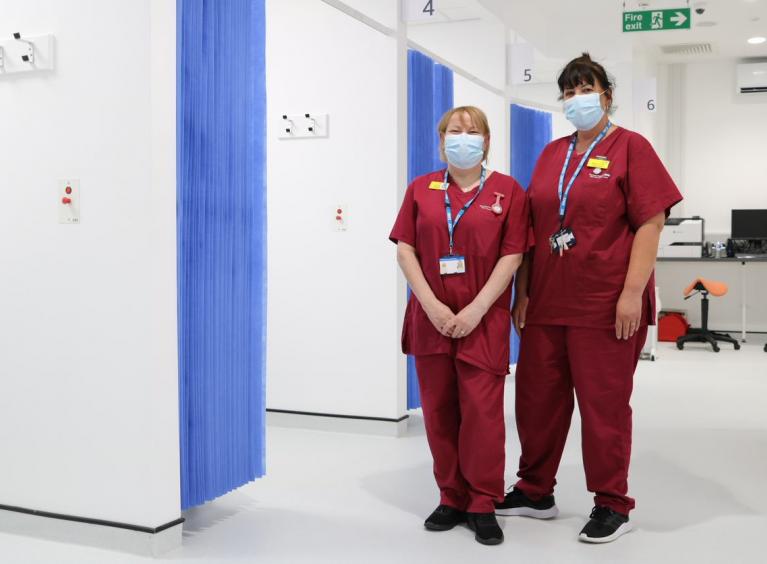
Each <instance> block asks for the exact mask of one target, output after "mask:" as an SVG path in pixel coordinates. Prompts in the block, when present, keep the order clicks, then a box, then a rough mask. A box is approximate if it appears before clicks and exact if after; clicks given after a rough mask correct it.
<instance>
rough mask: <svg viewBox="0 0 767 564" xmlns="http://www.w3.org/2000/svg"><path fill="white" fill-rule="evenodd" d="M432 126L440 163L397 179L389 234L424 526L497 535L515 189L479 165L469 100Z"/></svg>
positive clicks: (481, 129) (486, 538) (519, 216)
mask: <svg viewBox="0 0 767 564" xmlns="http://www.w3.org/2000/svg"><path fill="white" fill-rule="evenodd" d="M438 130H439V134H440V139H441V149H442V156H443V159H446V160H447V162H448V166H447V168H446V169H443V170H439V171H436V172H433V173H431V174H426V175H424V176H421V177H419V178H416V179H415V180H414V181H413V182H412V184H411V185H410V186H408V189H407V192H406V193H405V199H404V201H403V203H402V208H401V209H400V212H399V215H398V216H397V221H396V223H395V225H394V229H393V230H392V232H391V235H390V238H391V240H392V241H394V242H396V243H397V259H398V261H399V264H400V267H401V268H402V271H403V272H404V274H405V277H406V278H407V280H408V283H409V285H410V288H411V289H412V291H413V294H412V296H411V297H410V301H409V302H408V306H407V311H406V313H405V322H404V328H403V334H402V346H403V352H405V353H407V354H412V355H415V363H416V369H417V371H418V383H419V386H420V392H421V403H422V406H423V415H424V422H425V425H426V437H427V439H428V442H429V447H430V449H431V452H432V456H433V458H434V477H435V479H436V481H437V486H438V487H439V490H440V502H439V506H438V507H437V509H435V510H434V512H433V513H432V514H431V515H430V516H429V518H428V519H426V522H425V523H424V525H425V527H426V528H427V529H429V530H431V531H446V530H449V529H452V528H453V527H454V526H455V525H457V524H459V523H462V522H467V523H468V525H469V527H470V528H471V529H472V530H473V531H474V532H475V539H476V540H477V541H478V542H480V543H482V544H488V545H489V544H499V543H501V542H502V541H503V531H502V530H501V528H500V527H499V526H498V522H497V520H496V517H495V507H494V502H496V501H501V500H502V499H503V473H504V465H505V454H504V442H505V426H504V417H503V388H504V382H505V377H506V374H508V368H509V333H510V330H511V312H510V309H511V286H510V283H511V280H512V277H513V276H514V273H515V272H516V270H517V268H518V266H519V265H520V263H521V262H522V254H523V253H524V252H525V251H526V250H527V249H528V243H527V236H528V230H529V215H528V204H527V195H526V194H525V192H524V190H523V189H522V188H521V187H520V186H519V184H517V182H516V181H515V180H514V179H513V178H511V177H510V176H506V175H504V174H501V173H499V172H490V171H488V170H487V169H486V167H485V165H484V162H483V161H484V160H485V159H486V158H487V151H488V149H489V146H490V129H489V127H488V123H487V118H486V117H485V114H484V113H483V112H482V111H481V110H479V109H478V108H475V107H471V106H468V107H459V108H454V109H452V110H450V111H448V112H447V113H446V114H445V116H444V117H443V118H442V120H441V121H440V124H439V126H438Z"/></svg>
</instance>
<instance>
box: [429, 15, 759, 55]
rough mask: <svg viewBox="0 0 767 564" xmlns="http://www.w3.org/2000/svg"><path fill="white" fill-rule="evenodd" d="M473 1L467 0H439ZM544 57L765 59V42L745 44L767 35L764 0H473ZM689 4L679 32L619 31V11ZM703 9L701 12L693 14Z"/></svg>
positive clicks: (620, 28)
mask: <svg viewBox="0 0 767 564" xmlns="http://www.w3.org/2000/svg"><path fill="white" fill-rule="evenodd" d="M441 2H449V4H450V6H451V8H450V9H456V8H457V6H456V4H466V5H470V4H475V2H473V1H471V0H441ZM478 2H479V4H481V5H482V6H483V7H484V8H486V9H487V10H488V11H489V12H491V13H493V14H494V15H495V16H497V17H498V18H500V19H501V20H502V21H504V22H505V24H506V25H507V26H509V27H510V28H511V29H513V30H514V31H515V32H516V33H517V34H519V36H521V38H523V39H524V40H525V41H527V42H529V43H532V44H533V45H534V46H535V47H536V49H537V50H538V51H539V52H540V53H542V54H543V55H544V56H546V57H550V58H555V59H560V58H561V59H569V58H571V57H572V56H573V53H578V52H580V51H586V50H587V51H589V52H591V53H592V54H593V55H595V56H596V57H598V58H600V59H608V60H613V61H630V60H632V59H633V57H634V56H635V55H636V54H638V53H639V54H642V55H645V56H647V57H648V58H651V59H655V60H658V61H660V62H687V61H694V60H710V59H722V58H730V59H742V58H752V57H760V58H767V42H766V43H763V44H761V45H749V44H748V43H747V41H746V40H747V39H748V38H749V37H754V36H763V37H767V0H706V1H695V0H690V1H689V2H688V0H626V1H625V2H624V1H623V0H577V1H565V0H478ZM624 5H625V9H626V10H651V9H661V8H679V7H686V6H690V7H691V8H692V28H691V29H689V30H679V31H656V32H634V33H623V31H622V22H621V16H622V12H623V10H624ZM696 8H697V9H703V10H704V12H703V14H701V15H699V14H697V13H696ZM690 43H710V44H711V53H709V54H692V55H690V54H681V55H680V54H676V55H667V54H663V52H662V49H661V47H663V46H667V47H668V46H675V45H680V44H690Z"/></svg>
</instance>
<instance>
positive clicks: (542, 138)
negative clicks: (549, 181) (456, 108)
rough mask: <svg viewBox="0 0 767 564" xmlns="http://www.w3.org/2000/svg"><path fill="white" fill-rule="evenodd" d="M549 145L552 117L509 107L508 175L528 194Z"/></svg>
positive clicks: (515, 342)
mask: <svg viewBox="0 0 767 564" xmlns="http://www.w3.org/2000/svg"><path fill="white" fill-rule="evenodd" d="M550 142H551V114H550V113H549V112H544V111H541V110H535V109H533V108H527V107H525V106H519V105H517V104H512V105H511V175H512V176H513V177H514V178H516V179H517V181H518V182H519V183H520V184H521V185H522V187H523V188H524V189H525V190H527V187H528V186H530V179H531V178H532V176H533V167H534V166H535V162H536V161H537V160H538V156H539V155H540V154H541V151H543V148H544V147H545V146H546V145H547V144H548V143H550ZM518 357H519V338H518V337H517V333H516V331H514V330H513V329H512V331H511V364H516V362H517V358H518Z"/></svg>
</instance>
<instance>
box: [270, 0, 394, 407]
mask: <svg viewBox="0 0 767 564" xmlns="http://www.w3.org/2000/svg"><path fill="white" fill-rule="evenodd" d="M266 6H267V25H266V29H267V59H266V62H267V76H268V77H269V80H268V81H267V101H268V108H269V112H270V113H269V118H268V130H267V136H268V140H267V160H268V167H267V169H268V172H267V184H268V201H269V203H268V217H269V228H268V232H269V243H268V251H269V266H268V269H269V270H268V272H269V274H268V275H269V282H268V284H269V285H268V296H269V298H268V310H269V313H268V316H269V317H268V323H269V334H268V361H267V407H268V408H270V409H284V410H292V411H306V412H314V413H330V414H342V415H355V416H368V417H384V418H398V417H401V416H402V415H403V414H404V413H405V403H404V402H405V382H404V371H403V366H404V356H403V355H402V354H401V352H400V344H399V331H400V328H401V323H402V320H401V312H399V311H398V308H397V304H398V299H399V298H401V296H400V295H399V294H400V293H401V294H402V295H404V288H403V287H402V284H401V280H400V278H399V274H398V268H397V264H396V258H395V247H394V245H392V244H391V243H390V242H389V241H388V239H387V237H388V234H389V231H390V229H391V227H392V224H393V222H394V218H395V216H396V213H397V211H398V209H399V204H400V198H399V196H398V194H400V193H401V188H402V187H400V186H398V178H400V176H401V175H400V174H399V172H400V171H399V170H398V167H400V166H401V164H402V163H400V162H399V159H398V150H399V149H398V147H399V144H400V143H401V141H399V136H400V130H399V129H398V105H397V100H398V90H397V89H398V83H397V76H398V75H397V72H398V49H397V40H396V38H395V37H389V36H386V35H383V34H381V33H379V32H378V31H375V30H374V29H372V28H370V27H368V26H366V25H364V24H362V23H360V22H358V21H356V20H355V19H353V18H351V17H350V16H348V15H346V14H344V13H342V12H340V11H339V10H337V9H335V8H333V7H331V6H329V5H328V4H326V3H324V2H322V1H320V0H294V1H291V2H289V3H288V2H284V1H282V0H267V2H266ZM286 29H290V30H291V33H285V32H284V30H286ZM317 29H321V30H323V32H322V33H316V30H317ZM403 55H404V52H402V53H400V55H399V56H403ZM295 112H301V113H304V112H316V113H328V114H329V115H330V136H329V138H327V139H319V140H289V141H285V140H279V139H278V138H277V131H278V128H279V127H280V125H281V124H280V121H281V118H280V116H281V115H282V114H283V113H295ZM399 119H401V116H400V118H399ZM338 204H345V205H347V206H348V208H347V212H346V213H347V215H348V222H349V230H348V231H347V232H337V231H335V226H334V223H335V209H336V206H337V205H338Z"/></svg>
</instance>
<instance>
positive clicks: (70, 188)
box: [64, 186, 72, 194]
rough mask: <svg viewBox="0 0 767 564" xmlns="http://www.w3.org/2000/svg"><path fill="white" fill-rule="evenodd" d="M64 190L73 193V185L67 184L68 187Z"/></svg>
mask: <svg viewBox="0 0 767 564" xmlns="http://www.w3.org/2000/svg"><path fill="white" fill-rule="evenodd" d="M64 192H66V193H67V194H71V193H72V187H71V186H67V187H66V189H65V190H64Z"/></svg>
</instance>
